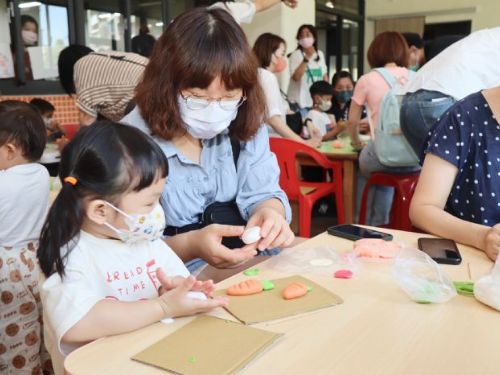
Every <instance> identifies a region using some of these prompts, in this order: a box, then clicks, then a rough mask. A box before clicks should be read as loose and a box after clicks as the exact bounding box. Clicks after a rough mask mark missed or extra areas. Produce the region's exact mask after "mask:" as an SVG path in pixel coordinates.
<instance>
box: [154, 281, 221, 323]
mask: <svg viewBox="0 0 500 375" xmlns="http://www.w3.org/2000/svg"><path fill="white" fill-rule="evenodd" d="M196 282H197V280H196V278H194V277H193V276H189V277H187V278H186V279H184V280H183V281H182V282H180V283H179V284H178V285H175V286H174V287H173V288H172V289H170V290H168V291H165V292H164V293H163V294H162V295H161V296H159V297H158V298H156V301H157V302H158V304H159V305H160V307H161V309H162V310H163V313H164V316H165V317H166V318H175V317H181V316H188V315H194V314H199V313H204V312H207V311H210V310H212V309H214V308H216V307H221V306H227V305H228V299H227V298H226V297H215V298H210V299H207V300H203V301H202V300H199V299H193V298H189V297H188V295H187V294H188V292H189V291H191V290H193V287H194V286H195V284H196ZM175 283H176V282H174V283H173V284H175ZM173 284H170V286H172V285H173Z"/></svg>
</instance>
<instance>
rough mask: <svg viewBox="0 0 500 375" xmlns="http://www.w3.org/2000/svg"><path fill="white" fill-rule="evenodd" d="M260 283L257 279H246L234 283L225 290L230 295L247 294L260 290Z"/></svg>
mask: <svg viewBox="0 0 500 375" xmlns="http://www.w3.org/2000/svg"><path fill="white" fill-rule="evenodd" d="M262 290H263V289H262V283H261V282H260V281H259V280H257V279H248V280H245V281H242V282H241V283H239V284H234V285H233V286H232V287H230V288H229V289H228V290H227V294H228V295H230V296H248V295H250V294H256V293H260V292H262Z"/></svg>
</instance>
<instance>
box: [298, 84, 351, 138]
mask: <svg viewBox="0 0 500 375" xmlns="http://www.w3.org/2000/svg"><path fill="white" fill-rule="evenodd" d="M309 92H310V93H311V98H312V101H313V108H312V109H311V110H310V111H309V113H308V114H307V116H306V121H305V122H306V124H307V127H308V129H307V130H308V131H309V134H313V133H314V132H315V131H319V133H320V134H321V137H322V140H323V141H329V140H331V139H334V138H336V137H337V135H338V134H339V133H340V132H341V131H343V130H345V128H346V127H345V125H337V123H336V121H335V117H333V116H332V115H331V114H328V113H326V111H328V110H329V109H330V108H331V106H332V97H333V87H332V85H330V84H329V83H328V82H325V81H317V82H314V83H313V84H312V85H311V88H310V89H309Z"/></svg>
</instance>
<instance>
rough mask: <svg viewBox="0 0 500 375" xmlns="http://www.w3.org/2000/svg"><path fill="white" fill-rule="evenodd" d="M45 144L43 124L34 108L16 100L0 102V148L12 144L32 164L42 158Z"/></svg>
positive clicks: (45, 136) (45, 135)
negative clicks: (20, 150)
mask: <svg viewBox="0 0 500 375" xmlns="http://www.w3.org/2000/svg"><path fill="white" fill-rule="evenodd" d="M46 142H47V132H46V130H45V124H44V122H43V119H42V117H41V116H40V114H39V113H38V112H37V110H36V109H35V108H33V107H32V106H31V105H30V104H28V103H25V102H21V101H18V100H5V101H1V102H0V146H3V145H5V144H7V143H13V144H15V145H16V146H18V147H20V148H21V149H22V152H23V157H24V158H26V159H27V160H29V161H31V162H34V161H37V160H38V159H40V158H41V157H42V154H43V150H44V149H45V144H46Z"/></svg>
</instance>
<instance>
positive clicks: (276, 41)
mask: <svg viewBox="0 0 500 375" xmlns="http://www.w3.org/2000/svg"><path fill="white" fill-rule="evenodd" d="M253 52H254V54H255V56H256V57H257V60H258V61H259V65H260V67H259V81H260V84H261V86H262V89H263V91H264V95H265V97H266V124H267V126H268V129H269V135H270V136H281V137H284V138H290V139H293V140H294V141H297V142H303V143H306V144H309V145H310V146H311V147H317V146H319V145H320V144H321V137H320V136H319V134H316V133H314V136H313V137H312V138H311V139H308V140H305V139H303V138H302V137H301V136H300V135H298V134H296V133H295V132H294V131H293V130H292V129H290V127H289V126H288V125H287V123H286V115H287V113H288V112H289V107H288V103H287V102H286V101H285V100H284V99H283V97H282V95H281V91H280V87H279V84H278V79H277V78H276V76H275V74H278V73H281V72H283V71H284V70H285V69H286V67H287V60H286V57H285V54H286V43H285V40H284V39H283V38H281V37H279V36H278V35H274V34H271V33H264V34H262V35H260V36H259V37H258V38H257V40H256V41H255V44H254V46H253Z"/></svg>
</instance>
